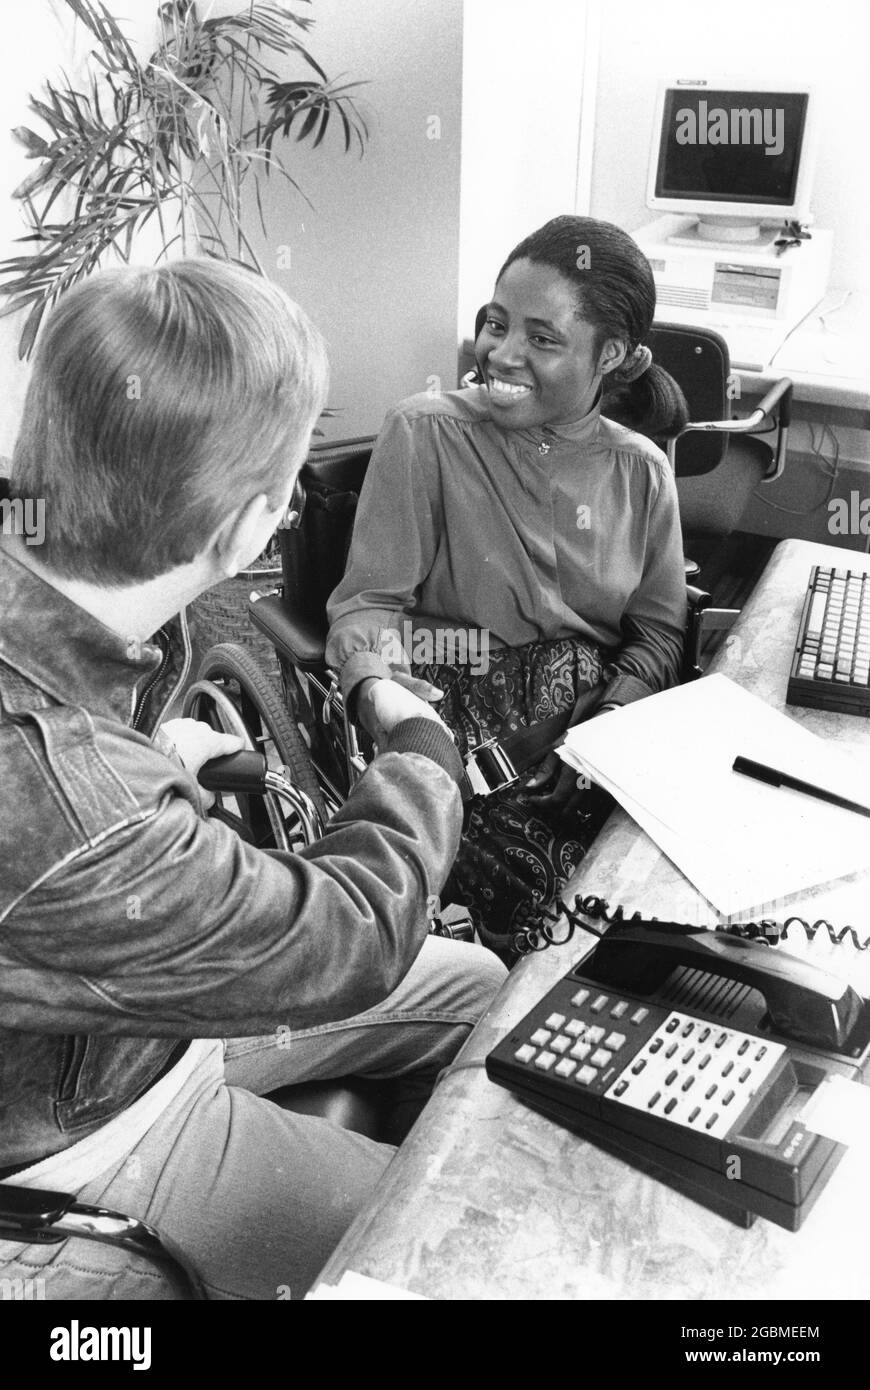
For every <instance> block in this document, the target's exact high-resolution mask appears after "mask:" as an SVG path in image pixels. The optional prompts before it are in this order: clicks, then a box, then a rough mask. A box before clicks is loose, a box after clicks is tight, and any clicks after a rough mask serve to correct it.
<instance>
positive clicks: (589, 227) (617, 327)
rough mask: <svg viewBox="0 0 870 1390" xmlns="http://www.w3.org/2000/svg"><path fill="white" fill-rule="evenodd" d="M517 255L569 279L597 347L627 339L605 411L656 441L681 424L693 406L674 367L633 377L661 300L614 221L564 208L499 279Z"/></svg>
mask: <svg viewBox="0 0 870 1390" xmlns="http://www.w3.org/2000/svg"><path fill="white" fill-rule="evenodd" d="M520 260H525V261H532V262H534V263H535V264H536V265H548V266H552V268H553V269H554V270H558V271H559V273H560V274H561V275H563V276H564V277H565V279H566V280H568V281H570V283H571V284H572V285H573V286H574V288H575V290H576V294H577V316H578V318H583V319H585V320H586V321H587V322H588V323H591V324H592V325H593V326H594V328H595V329H596V340H595V346H596V350H597V349H599V348H600V347H601V346H602V344H603V343H604V341H605V340H606V339H607V338H618V339H621V340H622V341H623V342H624V343H625V344H626V349H627V351H626V358H625V363H624V364H623V367H622V368H619V367H618V368H617V369H616V370H615V371H613V372H608V373H607V374H606V375H605V377H604V381H603V388H602V389H603V392H604V399H603V402H602V412H603V414H605V415H607V416H608V417H609V418H610V419H612V420H616V421H618V422H619V423H620V424H623V425H627V426H628V427H629V428H630V429H634V430H638V431H639V432H640V433H641V434H646V435H649V436H650V437H651V438H653V439H658V438H665V437H667V436H669V435H672V434H676V433H677V432H678V431H679V430H680V429H682V427H683V425H685V423H686V421H687V420H688V418H689V412H688V408H687V406H686V399H685V397H684V395H683V393H682V391H681V390H680V388H679V386H678V385H677V383H676V382H675V381H674V378H673V377H672V376H671V375H670V373H669V372H666V371H665V370H664V368H663V367H659V366H657V365H656V364H655V363H652V364H651V365H650V366H649V367H647V369H646V371H643V372H642V373H641V374H640V375H639V376H635V378H634V380H630V379H628V374H629V373H630V372H631V369H632V362H631V358H632V356H633V354H635V353H636V352H637V349H638V348H639V347H640V346H641V344H642V343H643V340H644V338H645V337H646V335H647V334H648V333H649V330H650V328H651V327H652V321H653V313H654V311H655V306H656V290H655V281H654V280H653V274H652V270H651V269H650V264H649V261H648V260H647V258H646V256H645V255H644V254H643V252H642V251H641V249H640V247H639V246H638V245H637V243H636V242H634V241H633V240H632V239H631V237H630V236H629V235H628V234H627V233H626V232H623V231H622V229H621V228H620V227H617V226H615V225H614V224H613V223H612V222H599V221H598V219H597V218H594V217H573V216H571V215H569V214H565V215H564V216H562V217H554V218H553V219H552V221H550V222H547V223H545V225H544V226H543V227H540V228H539V229H538V230H537V231H536V232H532V234H531V235H530V236H527V237H526V238H525V239H524V240H523V241H521V242H520V244H519V245H518V246H515V247H514V249H513V251H511V253H510V255H509V256H508V258H507V260H506V261H505V263H504V265H503V266H502V268H501V270H500V271H499V273H498V279H499V280H500V279H501V277H502V275H503V274H504V272H505V271H506V270H507V268H508V266H509V265H513V263H514V261H520ZM635 360H636V359H635Z"/></svg>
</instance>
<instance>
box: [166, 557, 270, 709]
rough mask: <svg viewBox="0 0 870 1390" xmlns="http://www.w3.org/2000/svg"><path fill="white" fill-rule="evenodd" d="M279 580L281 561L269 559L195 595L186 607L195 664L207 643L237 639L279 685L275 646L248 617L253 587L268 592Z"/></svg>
mask: <svg viewBox="0 0 870 1390" xmlns="http://www.w3.org/2000/svg"><path fill="white" fill-rule="evenodd" d="M280 582H281V566H280V564H277V565H276V564H271V563H270V564H269V565H267V566H264V567H263V568H251V569H246V570H242V571H241V572H240V573H239V574H237V575H234V576H233V578H232V579H225V580H224V581H223V583H221V584H216V585H215V586H214V588H213V589H207V590H206V591H205V593H204V594H200V595H199V597H198V598H196V599H194V601H193V603H191V604H190V606H189V608H188V618H189V620H190V627H191V640H192V642H193V647H194V667H195V668H196V667H198V666H199V662H200V660H201V659H202V657H203V656H204V655H205V653H206V651H207V650H208V648H209V647H214V646H215V645H216V644H217V643H218V642H238V643H240V644H241V645H242V646H243V647H248V648H249V649H250V650H251V651H252V652H254V654H255V655H256V657H257V659H258V660H259V662H260V664H261V666H262V667H263V670H264V671H267V672H268V674H269V675H270V676H272V677H273V679H274V680H275V681H277V682H278V683H279V685H280V681H281V673H280V668H279V666H278V658H277V656H276V655H275V648H274V647H273V646H272V643H271V642H270V641H269V640H268V638H266V637H264V636H263V635H262V633H260V632H258V631H257V629H256V628H255V627H254V625H253V623H252V622H251V620H250V618H249V617H248V600H249V599H250V597H251V594H252V593H253V592H254V590H257V591H258V592H260V593H263V592H268V591H269V590H270V589H274V588H275V587H276V585H278V584H280Z"/></svg>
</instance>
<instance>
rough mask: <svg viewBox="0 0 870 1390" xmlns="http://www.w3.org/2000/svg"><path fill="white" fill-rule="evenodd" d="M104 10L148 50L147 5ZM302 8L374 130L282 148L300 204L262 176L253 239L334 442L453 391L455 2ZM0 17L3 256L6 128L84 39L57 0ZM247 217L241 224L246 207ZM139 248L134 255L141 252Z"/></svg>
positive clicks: (151, 0) (5, 325)
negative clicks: (422, 394) (301, 310)
mask: <svg viewBox="0 0 870 1390" xmlns="http://www.w3.org/2000/svg"><path fill="white" fill-rule="evenodd" d="M109 7H110V9H111V10H112V12H113V13H115V14H117V15H121V14H123V16H124V20H123V27H124V28H125V32H126V33H127V34H128V35H129V36H130V37H131V39H132V40H133V41H134V43H136V44H137V45H138V47H139V50H140V51H144V52H147V51H149V48H150V45H151V40H152V36H153V33H154V20H155V16H156V13H157V0H124V4H123V5H120V4H117V3H113V2H112V0H110V4H109ZM244 8H245V5H244V0H229V3H227V2H226V0H223V2H222V3H220V4H219V5H218V4H212V5H211V6H210V9H211V11H212V12H213V13H219V12H224V13H231V12H235V11H238V10H242V9H244ZM311 12H312V15H313V17H314V19H315V21H316V22H315V25H314V28H313V31H312V32H311V34H310V36H309V39H308V40H307V42H308V43H309V45H310V47H311V49H312V51H313V53H314V54H315V56H316V57H317V58H318V60H319V61H320V62H321V63H322V65H323V66H324V68H325V69H326V71H327V73H328V74H329V76H330V77H333V78H336V77H340V76H342V75H344V76H345V77H346V78H351V79H366V80H367V82H368V85H367V86H366V87H365V88H364V95H363V104H364V106H365V112H366V116H367V118H368V120H369V123H370V126H371V140H370V142H369V145H368V147H367V150H366V154H365V156H364V157H363V158H362V159H360V158H359V157H358V155H355V154H351V155H345V154H344V153H343V152H342V145H341V141H340V139H339V136H338V131H337V130H336V131H334V132H330V134H329V135H328V136H327V138H326V140H325V142H324V144H323V145H322V146H321V147H320V149H319V150H317V151H313V150H311V149H310V148H308V147H306V146H297V145H296V144H295V142H294V141H292V140H291V141H290V142H288V143H287V145H286V150H287V153H288V167H289V168H290V170H291V172H292V174H293V176H294V177H295V178H297V179H298V181H299V183H300V185H301V187H302V189H303V190H304V192H305V194H306V195H307V197H308V199H310V204H311V205H309V204H308V203H306V202H305V200H304V199H303V198H302V197H301V196H300V195H298V194H296V193H294V191H293V190H292V188H291V187H290V185H289V184H288V183H287V182H286V181H284V180H280V179H274V178H273V179H272V180H270V181H269V182H268V184H265V192H264V199H263V202H264V208H265V211H266V216H267V222H268V227H269V235H268V238H266V239H264V238H263V237H261V236H254V237H253V241H254V244H255V246H256V248H257V251H258V255H259V256H260V258H261V262H262V266H263V269H264V271H265V273H266V274H267V275H269V276H270V277H271V278H272V279H275V280H278V281H279V282H280V283H282V284H284V285H285V287H286V288H287V289H288V290H289V292H290V293H291V294H293V295H294V297H295V298H297V299H298V300H299V301H300V302H301V303H302V304H303V305H304V306H305V308H306V309H307V310H308V311H309V313H310V314H311V315H312V317H313V318H314V320H315V322H316V323H317V324H318V325H319V326H320V327H321V328H322V330H323V331H324V332H325V333H326V335H327V338H328V340H329V343H330V357H331V361H332V368H333V378H332V390H331V393H330V403H331V404H332V405H333V406H335V407H338V408H339V410H340V414H339V415H338V417H337V418H336V419H334V420H331V421H328V422H327V423H326V424H325V426H324V428H325V432H326V434H327V435H328V436H329V437H331V438H339V437H345V436H352V435H356V434H364V433H371V432H374V431H375V430H377V429H378V428H379V426H380V424H381V422H382V420H383V417H384V414H385V412H386V410H387V409H388V408H389V407H390V406H391V405H393V404H395V402H396V401H397V400H399V399H400V398H401V397H402V396H405V395H408V394H410V393H411V392H413V391H421V390H425V389H426V388H427V385H428V384H430V383H431V381H432V378H433V377H437V378H438V379H440V380H441V381H443V383H444V385H445V386H451V385H453V380H454V376H455V370H456V298H457V265H458V235H459V233H458V223H459V151H460V103H461V72H462V5H461V0H414V3H413V4H409V3H408V0H315V3H314V4H313V6H312V7H311ZM3 18H4V20H5V21H6V24H5V32H6V36H7V37H6V46H5V49H4V51H3V58H2V68H0V78H2V80H0V167H2V175H3V177H2V184H0V208H2V217H3V221H2V222H0V245H2V251H0V255H2V256H8V255H13V254H20V250H21V248H15V247H14V245H13V238H14V237H15V236H18V235H20V234H21V233H22V231H24V230H25V228H24V226H23V224H22V222H21V218H20V207H19V205H18V204H15V203H13V202H12V201H11V200H10V198H9V194H10V193H11V191H12V189H13V188H14V187H15V186H16V185H17V184H18V183H20V182H21V180H22V179H23V178H24V177H25V175H26V174H27V173H29V172H30V171H31V170H32V168H33V167H34V166H33V165H32V164H31V163H29V162H28V161H26V160H25V159H24V158H23V155H22V153H21V152H20V150H19V149H18V147H17V145H15V143H14V142H13V141H12V139H11V136H10V135H9V134H8V131H9V129H10V128H11V127H12V126H16V125H21V124H30V118H29V116H28V115H27V94H28V92H31V91H32V92H36V91H38V90H39V88H40V87H41V85H42V83H43V81H44V80H45V78H46V77H51V76H53V75H54V74H56V73H57V72H58V70H59V69H60V68H61V67H64V68H65V69H66V70H67V72H69V73H70V74H71V75H72V76H74V77H75V76H79V75H80V73H81V71H82V68H83V63H84V59H85V57H86V55H87V52H88V48H89V44H88V39H87V36H86V34H85V33H84V32H83V31H82V29H81V26H79V25H73V24H72V23H71V22H70V18H69V12H68V11H67V9H66V6H65V5H63V4H62V3H61V0H45V3H42V0H41V2H40V3H38V4H34V3H33V0H3ZM146 45H147V47H146ZM306 71H307V69H306ZM281 75H282V76H286V77H287V78H291V77H297V76H300V75H301V70H300V69H299V68H298V67H297V68H295V69H292V70H291V69H290V68H288V69H287V71H286V72H285V73H282V74H281ZM432 118H435V119H434V120H433V119H432ZM36 128H38V125H37V126H36ZM432 137H435V138H432ZM248 213H249V220H250V223H251V225H253V224H254V222H255V217H256V214H255V209H254V207H253V202H252V203H251V205H250V206H249V207H248ZM148 250H149V256H146V255H145V254H141V255H140V258H141V259H143V260H144V259H148V258H151V257H150V247H149V248H148ZM19 327H20V323H19V321H17V320H12V319H7V320H0V370H2V373H3V381H4V391H3V399H2V404H0V455H3V454H8V453H9V452H10V451H11V448H12V443H13V441H14V437H15V433H16V430H17V425H18V419H19V418H20V411H21V405H22V402H23V396H24V390H25V386H26V380H27V375H28V368H27V367H26V366H25V365H23V364H20V363H19V362H18V360H17V338H18V331H19Z"/></svg>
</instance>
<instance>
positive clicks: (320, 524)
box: [279, 440, 372, 636]
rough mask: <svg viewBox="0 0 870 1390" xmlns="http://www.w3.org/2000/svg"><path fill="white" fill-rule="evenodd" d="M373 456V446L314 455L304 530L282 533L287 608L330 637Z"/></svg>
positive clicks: (307, 467) (304, 474)
mask: <svg viewBox="0 0 870 1390" xmlns="http://www.w3.org/2000/svg"><path fill="white" fill-rule="evenodd" d="M371 452H372V451H371V441H368V440H366V441H363V440H352V441H349V442H348V443H347V444H345V445H340V444H330V445H325V446H322V448H321V449H317V448H315V449H313V450H312V452H311V455H310V456H309V458H308V459H307V461H306V462H305V463H304V464H303V466H302V469H301V472H300V475H299V476H300V480H301V482H302V485H303V487H304V489H305V507H304V510H303V513H302V521H301V524H300V526H299V527H298V528H297V529H295V530H283V531H281V532H280V533H279V544H280V550H281V568H282V577H283V584H284V595H285V605H286V606H287V607H288V608H290V609H292V611H293V613H294V614H295V615H296V616H298V617H299V618H301V619H303V620H305V621H306V622H308V623H311V624H313V625H314V626H315V627H316V628H318V629H322V631H323V634H324V636H325V634H326V630H327V626H328V624H327V619H326V604H327V601H328V599H329V596H330V594H331V593H332V591H333V589H334V588H335V587H336V585H337V584H338V583H339V581H340V580H341V578H342V576H343V575H344V571H345V567H346V565H347V555H348V551H349V549H350V540H351V535H352V532H353V521H354V516H355V515H356V506H357V502H358V500H359V494H360V489H361V488H362V484H363V479H364V477H365V473H366V469H367V468H368V464H369V459H370V458H371ZM288 596H290V597H289V601H288Z"/></svg>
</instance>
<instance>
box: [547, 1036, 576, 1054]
mask: <svg viewBox="0 0 870 1390" xmlns="http://www.w3.org/2000/svg"><path fill="white" fill-rule="evenodd" d="M570 1046H571V1039H570V1038H569V1037H566V1036H565V1034H564V1033H560V1034H559V1036H558V1037H557V1038H554V1039H553V1041H552V1042H551V1043H550V1050H551V1051H552V1052H558V1053H559V1056H560V1057H561V1055H562V1053H563V1052H567V1051H568V1048H569V1047H570Z"/></svg>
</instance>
